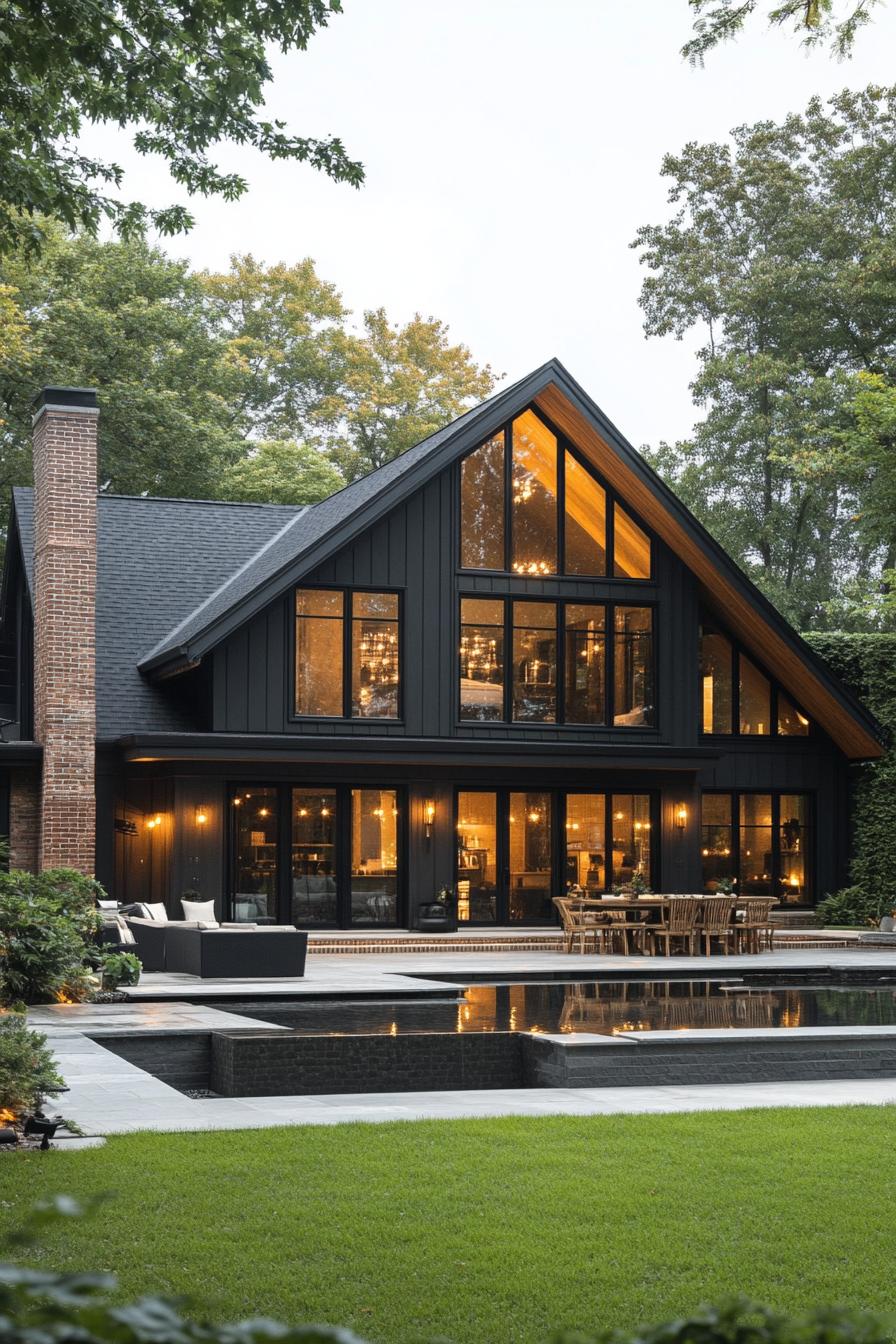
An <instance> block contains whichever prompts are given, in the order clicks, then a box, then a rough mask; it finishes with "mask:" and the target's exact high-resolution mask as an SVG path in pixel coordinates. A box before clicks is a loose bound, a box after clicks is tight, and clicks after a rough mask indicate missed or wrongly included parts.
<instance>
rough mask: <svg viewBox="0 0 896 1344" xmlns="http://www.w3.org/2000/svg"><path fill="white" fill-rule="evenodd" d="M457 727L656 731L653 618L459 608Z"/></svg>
mask: <svg viewBox="0 0 896 1344" xmlns="http://www.w3.org/2000/svg"><path fill="white" fill-rule="evenodd" d="M459 654H460V707H459V713H460V718H461V720H462V721H467V722H479V723H485V722H513V723H566V724H583V725H590V726H608V725H612V726H613V727H615V728H652V727H655V726H656V678H655V659H654V609H653V607H652V606H630V605H629V604H628V603H611V604H609V606H608V605H606V604H604V603H588V602H540V601H537V600H536V599H534V598H503V597H487V598H486V597H462V598H461V599H460V648H459Z"/></svg>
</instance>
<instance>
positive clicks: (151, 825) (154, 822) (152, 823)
mask: <svg viewBox="0 0 896 1344" xmlns="http://www.w3.org/2000/svg"><path fill="white" fill-rule="evenodd" d="M161 824H162V816H161V813H159V812H157V813H156V815H155V816H154V817H150V819H149V821H148V822H147V823H146V829H147V830H148V831H154V830H155V829H156V827H157V826H161Z"/></svg>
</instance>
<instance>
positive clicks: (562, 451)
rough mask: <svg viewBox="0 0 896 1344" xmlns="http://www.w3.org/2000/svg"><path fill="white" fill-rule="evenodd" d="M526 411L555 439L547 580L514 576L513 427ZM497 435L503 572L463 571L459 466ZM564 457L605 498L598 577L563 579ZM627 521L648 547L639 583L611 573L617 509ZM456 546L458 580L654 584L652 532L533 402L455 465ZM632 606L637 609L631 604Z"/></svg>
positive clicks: (569, 576)
mask: <svg viewBox="0 0 896 1344" xmlns="http://www.w3.org/2000/svg"><path fill="white" fill-rule="evenodd" d="M527 411H531V412H532V414H533V415H535V416H536V417H537V418H538V419H539V420H540V421H541V422H542V424H543V425H544V426H545V427H546V428H547V429H548V430H549V431H550V432H551V433H552V434H553V435H554V437H555V438H556V440H557V555H556V561H557V568H556V569H555V570H554V571H553V572H552V573H550V574H539V575H526V574H519V573H517V571H516V570H515V569H514V568H513V424H514V421H516V420H519V418H520V416H522V415H525V414H526V412H527ZM499 434H503V436H504V568H503V569H481V568H477V569H468V568H466V567H465V566H464V565H462V564H461V551H460V545H459V538H460V528H461V526H462V524H463V486H462V469H461V468H462V463H463V461H464V460H465V459H466V458H467V457H469V456H470V455H471V454H472V453H475V452H476V451H477V450H478V449H479V448H481V447H482V446H483V444H485V443H487V442H488V441H489V439H494V438H496V437H497V436H498V435H499ZM567 452H568V453H569V455H570V456H571V457H573V458H574V459H575V460H576V462H578V464H579V466H580V467H582V468H583V469H584V470H585V471H587V472H588V473H589V475H590V476H592V477H593V478H594V480H595V481H596V482H597V484H598V485H599V486H600V487H601V489H602V490H603V491H604V495H605V497H606V538H605V541H606V550H605V556H606V563H605V566H604V572H603V573H602V574H570V573H567V571H566V568H565V565H566V453H567ZM617 504H618V505H619V506H620V508H622V509H624V511H625V512H626V513H627V514H628V515H629V517H630V518H631V519H632V521H633V522H634V523H636V524H637V526H638V527H639V528H640V529H641V531H642V532H643V533H644V535H645V536H646V537H647V539H648V541H649V542H650V573H649V574H647V575H646V576H645V577H643V578H630V577H629V576H628V575H624V574H619V575H617V574H615V573H614V572H613V571H614V569H615V565H616V535H615V533H616V521H615V514H616V508H615V506H616V505H617ZM455 533H456V537H455V540H456V542H457V543H458V546H457V568H458V572H459V573H460V574H501V575H506V576H507V577H508V578H513V579H525V578H537V579H544V580H553V579H568V580H569V581H570V582H573V583H575V582H579V583H582V582H585V583H590V582H595V581H596V582H600V583H613V584H617V583H634V584H645V583H655V582H656V551H657V538H656V535H655V533H654V532H653V530H652V529H651V528H649V527H648V526H647V525H646V524H645V523H644V521H643V519H642V518H641V517H640V515H639V514H638V513H637V512H636V511H635V510H634V509H633V508H632V507H631V505H630V504H629V503H628V502H627V500H625V499H623V497H622V496H621V495H620V494H619V493H618V491H616V490H615V489H614V488H613V487H612V486H611V485H610V484H609V482H608V481H607V480H606V478H605V477H604V476H603V475H601V473H600V472H599V471H598V470H597V469H596V468H595V466H594V464H593V463H592V462H589V461H588V459H587V458H586V456H585V454H584V453H582V452H581V451H580V450H579V449H578V448H577V447H576V445H575V444H574V443H573V442H572V440H571V439H569V438H567V436H566V435H565V434H564V433H563V432H562V431H561V430H559V429H558V428H557V426H556V425H555V424H554V423H553V422H552V421H551V420H550V419H549V418H548V416H546V415H545V414H544V412H543V411H541V410H540V409H539V408H538V407H537V406H536V405H535V404H534V403H533V402H530V403H529V404H528V405H527V406H524V407H523V408H522V409H521V410H520V411H518V412H517V413H516V415H513V416H511V418H510V419H509V420H505V421H503V422H502V423H501V424H499V425H497V426H496V427H495V429H494V430H492V432H491V433H490V434H483V435H482V437H481V438H480V439H479V441H478V442H477V443H476V445H475V446H474V447H473V448H470V449H469V451H468V452H466V453H464V455H463V457H462V458H461V459H460V461H459V462H458V464H457V526H456V528H455ZM633 605H637V604H633Z"/></svg>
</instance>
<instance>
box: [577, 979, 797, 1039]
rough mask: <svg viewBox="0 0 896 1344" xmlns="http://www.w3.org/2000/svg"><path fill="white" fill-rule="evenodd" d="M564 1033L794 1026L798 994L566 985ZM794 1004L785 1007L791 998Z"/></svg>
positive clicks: (676, 985)
mask: <svg viewBox="0 0 896 1344" xmlns="http://www.w3.org/2000/svg"><path fill="white" fill-rule="evenodd" d="M564 988H565V990H566V996H565V1000H564V1003H563V1009H562V1012H561V1014H560V1022H559V1027H560V1030H561V1031H565V1032H579V1031H594V1032H604V1031H612V1032H625V1031H683V1030H686V1029H688V1028H692V1029H695V1030H699V1029H700V1028H712V1027H774V1026H782V1027H795V1026H798V1025H799V1019H800V1007H799V999H798V995H792V996H791V995H787V994H785V995H784V996H783V999H782V996H781V994H780V991H779V992H778V993H772V992H770V991H766V992H752V991H750V990H747V989H739V990H728V989H726V988H725V987H724V986H722V985H719V984H717V983H710V982H694V981H684V982H681V981H669V980H659V981H652V982H649V983H647V982H645V983H638V984H635V985H632V984H624V983H615V984H614V983H611V984H578V985H566V986H564ZM791 997H792V998H793V1000H794V1002H793V1003H789V1002H788V1000H789V998H791Z"/></svg>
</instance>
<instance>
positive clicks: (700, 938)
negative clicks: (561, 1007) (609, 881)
mask: <svg viewBox="0 0 896 1344" xmlns="http://www.w3.org/2000/svg"><path fill="white" fill-rule="evenodd" d="M776 904H777V902H776V901H774V900H771V899H769V898H767V897H755V896H739V895H737V894H736V893H733V892H731V893H716V894H713V895H706V894H699V895H685V894H677V895H654V894H652V893H641V892H622V893H617V894H613V895H610V894H607V895H603V896H600V897H592V896H588V895H586V894H585V892H584V891H582V890H576V889H575V888H573V889H571V890H570V891H569V892H568V893H567V895H566V896H556V897H554V905H555V907H556V909H557V912H558V914H559V916H560V923H561V926H562V928H563V945H564V949H565V951H566V952H567V953H573V952H579V953H585V952H597V953H606V954H608V955H613V956H666V957H669V956H674V955H676V954H682V955H684V956H691V957H693V956H701V955H702V956H707V957H708V956H712V955H714V954H719V953H721V954H722V955H727V954H728V953H736V954H758V953H760V952H771V951H773V950H774V934H775V931H774V926H773V925H772V921H771V912H772V909H773V908H774V906H775V905H776Z"/></svg>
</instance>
